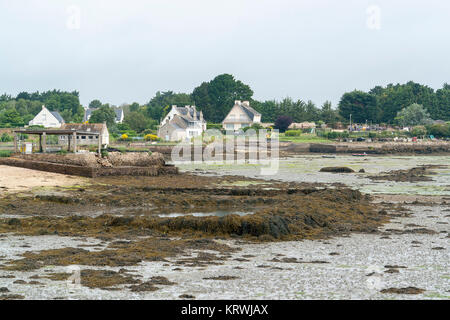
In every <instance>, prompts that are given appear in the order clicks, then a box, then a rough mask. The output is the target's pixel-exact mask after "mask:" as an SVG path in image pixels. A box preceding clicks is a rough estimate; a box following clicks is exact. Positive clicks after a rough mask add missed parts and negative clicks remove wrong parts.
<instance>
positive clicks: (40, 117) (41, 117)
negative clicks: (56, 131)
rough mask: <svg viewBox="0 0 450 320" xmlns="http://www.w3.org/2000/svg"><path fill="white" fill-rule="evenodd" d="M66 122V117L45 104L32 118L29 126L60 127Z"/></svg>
mask: <svg viewBox="0 0 450 320" xmlns="http://www.w3.org/2000/svg"><path fill="white" fill-rule="evenodd" d="M64 123H65V121H64V119H63V118H62V117H61V115H60V114H59V113H58V112H57V111H50V110H48V109H47V108H46V107H45V106H42V110H41V111H40V112H39V113H38V114H37V115H36V116H35V117H34V119H33V120H31V121H30V122H29V123H28V125H29V126H44V128H60V127H61V126H62V125H63V124H64Z"/></svg>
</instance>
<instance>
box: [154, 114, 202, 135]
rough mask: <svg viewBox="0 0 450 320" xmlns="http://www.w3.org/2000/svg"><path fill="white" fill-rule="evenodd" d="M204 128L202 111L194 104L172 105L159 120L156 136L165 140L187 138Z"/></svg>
mask: <svg viewBox="0 0 450 320" xmlns="http://www.w3.org/2000/svg"><path fill="white" fill-rule="evenodd" d="M205 130H206V121H205V119H203V112H201V111H197V108H196V107H195V106H185V107H177V106H172V109H171V110H170V112H169V113H168V114H167V115H166V116H165V117H164V119H163V120H162V121H161V124H160V126H159V130H158V137H160V138H161V139H163V140H166V141H180V140H189V139H191V138H193V137H196V136H199V135H201V134H202V133H203V132H204V131H205Z"/></svg>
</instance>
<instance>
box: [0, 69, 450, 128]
mask: <svg viewBox="0 0 450 320" xmlns="http://www.w3.org/2000/svg"><path fill="white" fill-rule="evenodd" d="M253 94H254V93H253V90H252V89H251V87H250V86H249V85H247V84H245V83H243V82H242V81H240V80H237V79H235V78H234V76H233V75H230V74H221V75H218V76H217V77H215V78H214V79H212V80H211V81H207V82H203V83H201V84H200V85H199V86H197V87H196V88H194V90H193V91H192V92H191V93H176V92H173V91H164V92H160V91H158V92H157V93H156V94H155V96H154V97H152V98H151V99H150V101H148V102H147V103H146V104H144V105H141V104H139V103H136V102H134V103H131V104H124V105H122V106H120V107H122V108H123V109H124V113H125V119H124V123H123V124H121V125H118V126H117V125H116V124H115V122H114V119H115V113H114V110H113V108H114V106H112V105H110V104H108V103H103V102H101V101H100V100H98V99H95V100H93V101H91V102H90V104H89V107H91V108H95V109H96V111H94V112H93V113H92V116H91V119H90V122H103V121H106V122H107V123H108V126H109V127H110V128H111V130H113V131H115V130H122V131H123V130H134V131H136V132H138V133H142V132H144V131H146V132H154V131H156V128H157V125H158V123H159V122H160V120H161V119H162V118H163V117H164V116H165V115H166V114H167V113H168V112H169V111H170V108H171V106H172V105H178V106H184V105H196V106H197V108H198V109H199V110H202V111H203V115H204V117H205V119H206V120H207V121H208V122H210V123H220V122H221V121H223V119H224V118H225V116H226V115H227V114H228V112H229V111H230V110H231V108H232V107H233V105H234V101H235V100H248V101H250V105H251V106H252V107H253V108H254V109H255V110H257V111H258V112H260V113H261V114H262V121H263V122H275V121H276V120H277V119H278V118H279V117H281V116H287V117H290V118H291V120H292V121H293V122H304V121H308V122H316V123H317V122H318V123H321V122H323V123H326V124H329V125H331V126H334V125H335V124H337V123H339V122H343V123H349V121H350V115H351V120H352V122H353V123H355V122H356V123H364V122H366V121H367V122H372V123H385V124H401V123H404V122H405V119H410V118H414V117H415V113H417V112H421V114H423V115H424V117H425V118H426V119H427V121H429V120H431V119H433V120H438V119H439V120H444V121H450V85H448V84H444V85H443V87H442V88H441V89H438V90H436V91H435V90H434V89H432V88H430V87H428V86H426V85H422V84H419V83H415V82H412V81H410V82H407V83H405V84H396V85H393V84H389V85H387V86H385V87H383V86H376V87H374V88H373V89H371V90H369V91H368V92H364V91H360V90H354V91H351V92H346V93H344V94H343V95H342V97H341V99H340V101H339V104H338V106H337V108H333V107H332V104H331V102H329V101H325V102H324V103H323V104H322V105H320V107H319V106H317V105H316V104H315V103H314V102H312V101H310V100H308V101H305V100H300V99H299V100H293V99H292V98H289V97H287V98H284V99H283V100H281V101H277V100H266V101H258V100H256V99H254V98H253ZM42 104H45V105H46V107H47V108H48V109H49V110H51V111H58V112H60V114H61V116H62V117H63V118H64V119H65V121H66V122H81V121H82V120H83V116H84V109H83V107H82V106H81V104H80V101H79V93H78V92H77V91H73V92H66V91H60V90H52V91H46V92H42V93H40V92H34V93H27V92H21V93H19V94H18V95H17V96H16V97H12V96H10V95H7V94H3V95H1V96H0V126H11V127H14V126H23V125H26V124H28V122H29V121H30V120H31V119H32V118H33V117H34V116H35V115H36V114H37V113H38V112H39V111H40V110H41V106H42ZM411 105H419V106H421V107H422V108H423V109H424V110H421V109H420V108H418V107H417V106H415V107H414V108H411V110H410V111H408V112H406V111H405V109H406V108H407V107H408V106H411ZM402 111H403V113H402ZM414 112H415V113H414ZM411 113H414V114H413V115H412V114H411ZM401 121H403V122H401Z"/></svg>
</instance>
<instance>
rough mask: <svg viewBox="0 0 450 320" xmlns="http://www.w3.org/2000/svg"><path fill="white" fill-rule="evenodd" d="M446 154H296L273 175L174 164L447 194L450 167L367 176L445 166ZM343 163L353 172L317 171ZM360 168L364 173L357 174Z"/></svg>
mask: <svg viewBox="0 0 450 320" xmlns="http://www.w3.org/2000/svg"><path fill="white" fill-rule="evenodd" d="M449 163H450V157H448V156H398V155H395V156H368V157H364V158H358V157H353V156H351V155H338V156H336V158H333V159H330V158H322V156H321V155H298V156H294V157H290V158H282V159H280V160H279V168H278V171H277V173H276V175H262V174H261V166H259V165H255V164H248V163H247V164H229V165H225V164H220V165H218V164H206V163H203V164H192V163H184V164H180V165H178V166H179V168H180V170H181V171H182V172H195V173H197V174H205V175H242V176H246V177H251V178H259V179H266V180H270V179H275V180H281V181H293V182H309V183H330V184H331V183H342V184H345V185H347V186H349V187H352V188H355V189H358V190H360V191H361V192H364V193H380V194H383V193H384V194H418V195H450V167H447V168H440V169H433V170H432V171H434V172H436V173H437V174H436V175H430V177H431V178H432V179H433V181H424V182H419V183H417V182H415V183H409V182H392V181H372V180H371V179H369V178H368V176H372V175H376V174H379V173H381V172H386V171H391V170H403V169H410V168H413V167H417V166H421V165H426V164H431V165H449ZM339 166H345V167H349V168H352V169H353V170H354V171H355V173H328V172H319V170H320V169H321V168H323V167H339ZM360 169H364V171H365V173H358V171H359V170H360Z"/></svg>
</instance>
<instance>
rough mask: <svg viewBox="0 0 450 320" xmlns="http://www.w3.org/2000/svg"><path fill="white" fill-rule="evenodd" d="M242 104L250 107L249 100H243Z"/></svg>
mask: <svg viewBox="0 0 450 320" xmlns="http://www.w3.org/2000/svg"><path fill="white" fill-rule="evenodd" d="M242 105H243V106H244V107H250V102H249V101H244V102H242Z"/></svg>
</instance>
